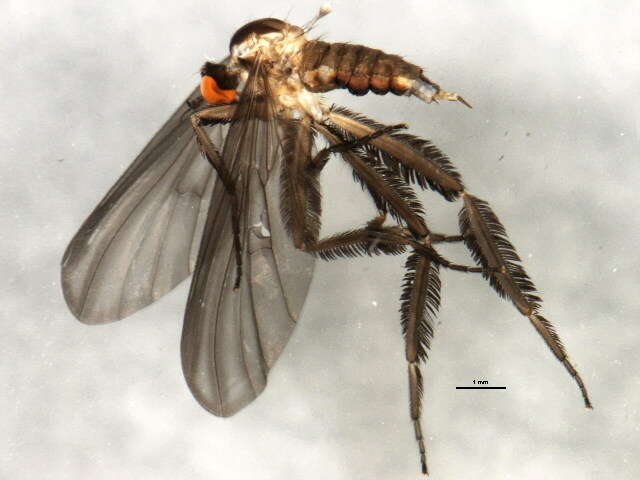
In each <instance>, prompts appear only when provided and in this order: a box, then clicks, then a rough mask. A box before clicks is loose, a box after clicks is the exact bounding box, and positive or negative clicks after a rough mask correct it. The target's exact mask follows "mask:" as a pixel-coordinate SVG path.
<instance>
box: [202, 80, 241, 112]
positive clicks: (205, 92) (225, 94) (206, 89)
mask: <svg viewBox="0 0 640 480" xmlns="http://www.w3.org/2000/svg"><path fill="white" fill-rule="evenodd" d="M200 93H202V96H203V97H204V99H205V100H206V102H207V103H209V104H211V105H228V104H230V103H233V102H235V101H236V99H237V98H236V91H235V90H222V89H221V88H220V87H218V83H217V82H216V81H215V79H214V78H213V77H209V76H208V75H205V76H204V77H202V80H200Z"/></svg>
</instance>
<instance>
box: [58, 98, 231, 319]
mask: <svg viewBox="0 0 640 480" xmlns="http://www.w3.org/2000/svg"><path fill="white" fill-rule="evenodd" d="M187 102H188V103H187ZM199 105H202V98H201V97H200V95H199V93H198V89H196V90H194V91H193V93H192V94H191V95H190V96H189V97H188V99H187V101H186V102H184V103H183V104H182V106H181V107H180V108H178V110H177V111H176V112H175V113H174V114H173V115H172V116H171V118H169V120H168V121H167V122H166V123H165V125H164V126H163V127H162V128H161V129H160V130H159V131H158V132H157V133H156V135H155V136H154V137H153V138H152V139H151V141H150V142H149V144H148V145H147V146H146V147H145V148H144V150H143V151H142V152H141V153H140V155H138V157H137V158H136V159H135V160H134V162H133V164H132V165H131V166H130V167H129V168H128V169H127V170H126V171H125V173H124V174H123V175H122V176H121V177H120V179H119V180H118V181H117V182H116V184H115V185H114V186H113V187H112V188H111V189H110V190H109V192H108V193H107V195H106V196H105V197H104V199H103V200H102V201H101V202H100V204H99V205H98V206H97V207H96V209H95V210H94V211H93V213H92V214H91V215H90V216H89V218H88V219H87V220H86V221H85V222H84V224H83V225H82V227H80V230H79V231H78V233H77V234H76V235H75V236H74V238H73V239H72V240H71V243H70V244H69V246H68V247H67V250H66V252H65V254H64V257H63V260H62V288H63V292H64V296H65V299H66V301H67V304H68V305H69V308H70V309H71V311H72V312H73V313H74V315H75V316H76V317H77V318H78V319H79V320H80V321H82V322H84V323H90V324H95V323H104V322H109V321H114V320H119V319H121V318H124V317H126V316H127V315H130V314H132V313H133V312H135V311H137V310H139V309H140V308H142V307H144V306H146V305H148V304H150V303H151V302H153V301H155V300H156V299H158V298H159V297H161V296H162V295H164V294H165V293H167V292H168V291H170V290H171V289H172V288H174V287H175V286H176V285H177V284H178V283H180V282H181V281H182V280H183V279H185V278H186V277H187V276H188V275H189V274H190V272H191V270H192V269H193V264H194V261H195V257H196V252H197V248H198V245H199V239H200V234H201V232H202V229H203V227H204V220H205V215H206V211H207V209H208V204H209V201H210V198H211V195H212V191H213V189H214V184H215V183H216V182H215V179H216V176H215V174H214V172H213V169H212V168H211V166H210V165H209V164H208V162H207V161H206V160H205V159H203V158H202V156H201V154H200V152H199V149H198V146H197V143H196V140H195V137H194V134H193V129H192V127H191V122H190V119H189V114H190V112H191V111H192V108H194V107H197V106H199ZM220 108H221V109H222V110H221V115H227V116H228V117H230V116H231V112H232V111H233V107H220ZM224 109H226V111H225V110H224ZM217 128H222V127H220V126H219V127H217Z"/></svg>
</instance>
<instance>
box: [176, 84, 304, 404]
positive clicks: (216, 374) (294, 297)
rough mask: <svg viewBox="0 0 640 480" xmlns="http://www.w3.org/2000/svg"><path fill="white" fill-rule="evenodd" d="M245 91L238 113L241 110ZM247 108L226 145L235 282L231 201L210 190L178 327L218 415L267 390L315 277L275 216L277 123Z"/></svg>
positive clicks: (188, 367)
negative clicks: (235, 201) (238, 216)
mask: <svg viewBox="0 0 640 480" xmlns="http://www.w3.org/2000/svg"><path fill="white" fill-rule="evenodd" d="M250 78H251V77H250ZM248 85H250V83H249V82H248ZM247 88H249V87H247ZM246 95H247V94H245V95H243V100H241V104H240V105H239V106H238V110H245V109H247V106H246V104H245V105H243V101H245V97H246ZM254 107H255V103H254V104H253V105H252V106H250V107H248V111H241V112H239V113H240V118H239V119H237V120H234V123H232V125H231V128H230V130H229V134H228V135H227V139H226V142H225V148H224V152H223V161H224V162H225V164H226V165H227V166H228V168H229V169H230V171H231V172H232V174H233V175H235V176H236V177H237V178H238V183H237V185H238V190H239V195H240V197H241V198H240V203H241V205H242V220H241V242H242V257H243V275H242V281H241V283H240V287H239V288H238V289H237V290H234V288H233V287H234V283H235V280H236V262H235V258H234V251H233V237H232V229H231V216H230V214H229V211H230V206H231V204H230V201H229V198H228V196H227V195H226V194H221V195H220V197H217V196H216V194H217V192H214V198H213V199H212V202H211V209H210V211H209V216H208V219H207V223H206V225H205V229H204V234H203V241H202V245H201V250H200V253H199V256H198V261H197V265H196V270H195V273H194V278H193V282H192V284H191V291H190V294H189V301H188V304H187V310H186V314H185V322H184V328H183V333H182V366H183V371H184V375H185V378H186V380H187V383H188V384H189V388H190V389H191V391H192V393H193V395H194V396H195V397H196V398H197V400H198V401H199V402H200V404H201V405H202V406H203V407H204V408H206V409H207V410H208V411H210V412H212V413H214V414H215V415H219V416H229V415H233V414H234V413H236V412H237V411H238V410H240V409H241V408H243V407H244V406H245V405H247V404H248V403H250V402H251V401H252V400H254V399H255V398H256V397H257V396H258V395H259V394H260V392H262V390H263V389H264V388H265V385H266V380H267V374H268V372H269V370H270V369H271V367H272V366H273V364H274V363H275V361H276V359H277V358H278V356H279V355H280V353H281V352H282V349H283V348H284V346H285V344H286V343H287V341H288V339H289V337H290V335H291V333H292V331H293V328H294V327H295V324H296V321H297V319H298V315H299V313H300V310H301V308H302V304H303V302H304V300H305V297H306V295H307V290H308V288H309V283H310V282H311V277H312V274H313V265H314V259H313V257H311V256H310V255H308V254H307V253H304V252H301V251H299V250H296V249H295V248H294V246H293V243H292V242H291V240H290V238H289V237H288V235H287V232H286V231H285V228H284V225H283V223H282V220H281V217H280V166H281V151H280V148H279V145H278V144H277V143H278V138H277V137H278V135H277V131H276V125H275V121H274V119H273V118H270V119H269V118H267V119H265V118H264V117H265V115H264V112H261V113H259V114H256V112H255V110H254ZM220 225H224V227H223V228H219V227H220Z"/></svg>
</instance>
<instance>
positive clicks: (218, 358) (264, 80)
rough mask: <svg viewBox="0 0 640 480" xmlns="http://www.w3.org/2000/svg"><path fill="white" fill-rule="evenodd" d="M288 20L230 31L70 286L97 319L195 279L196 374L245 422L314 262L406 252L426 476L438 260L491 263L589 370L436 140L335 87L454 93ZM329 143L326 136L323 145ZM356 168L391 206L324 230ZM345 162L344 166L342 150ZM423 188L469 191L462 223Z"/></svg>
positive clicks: (535, 319) (135, 169) (143, 159)
mask: <svg viewBox="0 0 640 480" xmlns="http://www.w3.org/2000/svg"><path fill="white" fill-rule="evenodd" d="M325 13H326V11H324V10H321V11H320V13H319V14H318V15H317V16H316V17H315V18H314V20H313V21H312V22H310V23H309V24H307V26H306V27H305V28H301V27H298V26H295V25H292V24H290V23H287V22H284V21H282V20H278V19H275V18H263V19H260V20H255V21H252V22H250V23H248V24H246V25H244V26H243V27H242V28H240V29H239V30H238V31H237V32H236V33H235V34H234V35H233V37H232V38H231V42H230V55H229V56H228V57H227V58H226V59H225V60H223V61H222V62H220V63H212V62H206V63H205V64H204V65H203V67H202V69H201V83H200V85H199V86H198V87H197V88H196V89H195V90H194V91H193V92H192V93H191V95H189V97H188V98H187V99H186V101H185V102H184V103H183V104H182V105H181V106H180V107H179V108H178V110H177V111H176V112H175V113H174V114H173V115H172V116H171V117H170V118H169V120H168V121H167V122H166V123H165V124H164V126H163V127H162V128H161V129H160V130H159V131H158V132H157V133H156V135H155V136H154V137H153V138H152V139H151V141H150V142H149V144H148V145H147V146H146V147H145V148H144V149H143V150H142V152H141V153H140V155H138V157H137V158H136V159H135V160H134V162H133V164H132V165H131V166H130V167H129V168H128V169H127V170H126V171H125V172H124V174H123V175H122V177H121V178H120V179H119V180H118V181H117V182H116V184H115V185H114V186H113V187H112V188H111V190H109V192H108V193H107V194H106V196H105V197H104V198H103V199H102V201H101V202H100V203H99V204H98V206H97V207H96V209H95V210H94V211H93V213H92V214H91V215H90V216H89V218H88V219H87V220H86V221H85V222H84V224H83V225H82V226H81V228H80V230H79V232H78V233H77V234H76V235H75V237H74V238H73V240H72V241H71V243H70V244H69V246H68V248H67V250H66V253H65V254H64V259H63V262H62V285H63V290H64V296H65V298H66V301H67V303H68V305H69V308H70V309H71V311H72V312H73V313H74V315H75V316H76V317H77V318H78V319H79V320H80V321H82V322H84V323H87V324H99V323H105V322H111V321H115V320H119V319H122V318H124V317H127V316H128V315H131V314H132V313H134V312H136V311H138V310H139V309H141V308H143V307H145V306H146V305H149V304H150V303H152V302H154V301H156V300H157V299H159V298H160V297H162V296H163V295H164V294H166V293H167V292H169V291H170V290H171V289H173V288H174V287H175V286H176V285H177V284H178V283H180V282H181V281H182V280H184V279H185V278H187V277H188V276H189V275H190V274H191V273H193V279H192V281H191V290H190V292H189V298H188V301H187V306H186V313H185V317H184V327H183V333H182V342H181V352H182V354H181V356H182V367H183V371H184V376H185V378H186V381H187V384H188V385H189V388H190V389H191V392H192V393H193V395H194V396H195V398H196V399H197V400H198V402H200V404H201V405H202V406H203V407H204V408H205V409H207V410H208V411H209V412H211V413H213V414H214V415H218V416H225V417H226V416H230V415H233V414H234V413H236V412H237V411H238V410H240V409H241V408H243V407H245V406H246V405H248V404H249V403H251V402H252V401H253V400H254V399H255V398H256V397H257V396H258V395H259V394H260V393H261V392H262V391H263V389H264V388H265V385H266V382H267V375H268V373H269V370H270V369H271V368H272V366H273V365H274V363H275V362H276V360H277V359H278V357H279V356H280V354H281V353H282V350H283V349H284V347H285V345H286V343H287V341H288V339H289V337H290V335H291V332H292V330H293V328H294V327H295V325H296V321H297V319H298V316H299V313H300V310H301V308H302V305H303V302H304V300H305V297H306V295H307V290H308V287H309V282H310V281H311V277H312V274H313V267H314V259H315V258H316V257H319V258H321V259H324V260H334V259H338V258H339V257H353V256H372V255H383V254H384V255H387V254H388V255H396V254H402V253H405V252H407V253H408V258H407V260H406V264H405V269H406V273H405V277H404V283H403V285H402V289H403V291H402V296H401V298H400V321H401V325H402V332H403V335H404V345H405V351H406V362H407V370H408V379H409V410H410V417H411V420H412V422H413V426H414V432H415V438H416V440H417V443H418V447H419V456H420V462H421V468H422V471H423V472H424V473H427V461H426V453H425V442H424V436H423V433H422V428H421V425H420V417H421V402H422V398H421V397H422V392H423V387H422V385H423V380H422V375H421V373H420V364H421V362H424V361H425V360H426V358H427V351H428V349H429V345H430V341H431V339H432V336H433V328H434V318H435V316H436V313H437V311H438V308H439V304H440V279H439V270H440V268H445V269H452V270H458V271H462V272H472V273H479V274H481V275H482V276H483V277H484V278H485V279H487V280H488V281H489V283H490V285H491V286H492V287H493V288H494V289H495V290H496V291H497V292H498V294H499V295H500V296H501V297H506V298H507V299H509V300H511V302H513V304H514V305H515V307H516V308H517V309H518V311H519V312H520V313H521V314H522V315H524V316H525V317H526V318H528V319H529V321H530V322H531V323H532V324H533V326H534V328H535V329H536V330H537V331H538V333H539V334H540V335H541V336H542V338H543V340H544V341H545V342H546V344H547V346H548V347H549V348H550V349H551V351H552V352H553V353H554V354H555V356H556V357H557V359H558V360H559V361H560V362H561V363H562V364H563V365H564V366H565V368H566V369H567V370H568V371H569V373H570V375H571V376H572V377H573V378H574V380H575V381H576V382H577V384H578V386H579V388H580V390H581V393H582V397H583V400H584V403H585V405H586V406H587V407H590V406H591V404H590V401H589V397H588V395H587V391H586V388H585V386H584V384H583V382H582V380H581V378H580V375H579V374H578V373H577V372H576V370H575V368H574V367H573V366H572V364H571V363H570V361H569V359H568V358H567V354H566V353H565V349H564V347H563V345H562V343H561V341H560V339H559V337H558V335H557V334H556V332H555V330H554V328H553V327H552V325H551V323H550V322H549V321H548V320H546V319H545V318H544V317H543V316H542V315H541V314H540V313H539V311H540V304H541V299H540V298H539V297H538V296H537V295H536V292H535V288H534V285H533V283H532V282H531V280H530V279H529V277H528V276H527V274H526V273H525V271H524V269H523V267H522V265H521V263H520V259H519V257H518V255H517V254H516V252H515V249H514V247H513V245H512V244H511V243H510V241H509V240H508V238H507V235H506V232H505V229H504V227H503V226H502V224H501V223H500V221H499V220H498V218H497V217H496V215H495V214H494V213H493V211H492V209H491V208H490V207H489V205H488V204H487V202H485V201H483V200H481V199H479V198H477V197H475V196H473V195H471V194H470V193H468V192H467V191H466V189H465V186H464V184H463V182H462V180H461V177H460V175H459V174H458V172H457V171H456V169H455V168H454V166H453V165H452V164H451V162H450V160H449V158H448V157H447V156H446V155H445V154H443V153H442V152H441V151H440V150H439V149H438V148H437V147H435V146H434V145H433V144H432V143H431V142H430V141H428V140H424V139H421V138H418V137H416V136H413V135H410V134H407V133H403V132H401V131H402V130H403V129H405V128H406V126H405V125H393V126H385V125H383V124H381V123H379V122H376V121H374V120H371V119H369V118H366V117H364V116H362V115H360V114H357V113H354V112H352V111H349V110H347V109H346V108H342V107H336V106H331V107H329V106H327V104H326V103H324V101H323V95H322V94H323V93H325V92H328V91H330V90H333V89H337V88H346V89H348V90H349V92H351V93H353V94H355V95H364V94H366V93H367V92H369V91H372V92H374V93H376V94H380V95H383V94H386V93H388V92H391V93H394V94H396V95H406V96H414V97H417V98H419V99H421V100H423V101H425V102H427V103H431V102H436V101H442V100H452V101H458V102H460V103H462V104H464V105H467V106H469V105H468V104H467V102H466V101H465V100H464V99H463V98H462V97H461V96H459V95H457V94H454V93H448V92H446V91H445V90H444V89H442V88H441V87H440V86H439V85H438V84H436V83H435V82H433V81H431V80H430V79H429V78H427V76H426V75H425V74H424V72H423V70H422V69H421V68H420V67H418V66H416V65H413V64H411V63H409V62H407V61H405V60H403V59H402V57H400V56H397V55H391V54H387V53H385V52H383V51H381V50H377V49H374V48H369V47H365V46H361V45H354V44H350V43H327V42H324V41H320V40H311V39H309V38H307V33H308V32H309V31H310V29H311V27H312V25H313V23H315V21H316V20H317V19H318V18H320V17H321V16H322V15H323V14H325ZM318 139H324V140H325V141H326V143H325V145H326V146H324V147H323V148H319V147H316V141H317V140H318ZM334 158H337V159H339V160H340V161H343V162H345V163H346V164H347V165H348V166H349V167H350V168H351V169H352V171H353V176H354V179H355V180H356V181H357V182H359V183H360V184H361V185H362V187H363V189H364V190H365V191H366V193H367V194H368V195H369V196H370V197H371V199H372V201H373V203H374V204H375V206H376V207H377V210H378V212H379V215H377V216H376V217H375V218H373V219H371V221H369V222H368V223H366V224H365V225H363V226H358V227H354V228H353V229H352V230H349V231H345V232H343V233H339V234H337V235H333V236H330V237H328V238H320V224H321V220H322V215H321V203H322V202H321V193H320V174H321V172H322V169H323V167H324V166H325V165H326V164H327V162H328V161H329V160H332V159H334ZM333 161H335V160H333ZM415 188H420V189H426V188H429V189H432V190H434V191H436V192H438V193H439V194H440V195H442V196H443V197H444V199H445V200H447V201H454V200H457V199H462V209H461V211H460V214H459V227H460V231H459V232H457V233H455V234H452V235H446V234H443V233H437V232H434V231H432V230H431V229H430V228H429V227H428V226H427V224H426V222H425V219H424V214H423V207H422V205H421V202H420V201H419V199H418V197H417V195H416V192H415V190H414V189H415ZM441 242H463V243H464V244H465V245H466V246H467V247H468V248H469V250H470V251H471V254H472V256H473V259H474V260H475V262H476V263H477V266H475V267H468V266H464V265H459V264H456V263H453V262H451V261H449V260H447V259H446V258H445V257H443V256H442V255H441V254H440V253H439V252H438V251H437V249H436V245H437V244H438V243H441Z"/></svg>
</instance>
